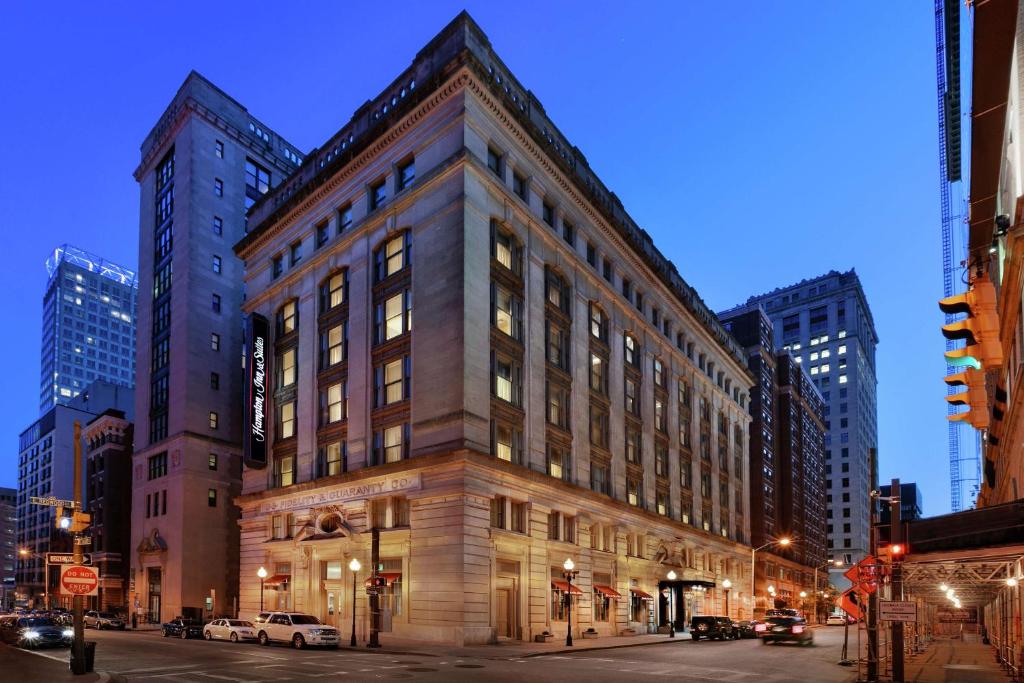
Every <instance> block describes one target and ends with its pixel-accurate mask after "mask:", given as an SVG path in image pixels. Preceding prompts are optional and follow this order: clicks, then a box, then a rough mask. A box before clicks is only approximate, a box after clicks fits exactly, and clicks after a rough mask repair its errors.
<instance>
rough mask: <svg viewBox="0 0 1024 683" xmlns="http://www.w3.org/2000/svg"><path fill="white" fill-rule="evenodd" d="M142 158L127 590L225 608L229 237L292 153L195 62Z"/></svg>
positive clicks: (232, 553) (175, 605) (233, 462)
mask: <svg viewBox="0 0 1024 683" xmlns="http://www.w3.org/2000/svg"><path fill="white" fill-rule="evenodd" d="M141 157H142V158H141V161H140V163H139V166H138V168H136V170H135V178H136V180H137V181H138V183H139V188H140V208H139V277H140V279H141V280H142V281H143V282H145V283H146V285H147V287H149V286H150V285H152V288H151V289H147V292H146V295H145V300H144V301H143V302H142V304H141V305H140V306H139V326H140V327H139V329H141V330H142V331H143V333H142V334H141V335H140V336H139V341H138V349H137V357H138V363H139V387H140V390H139V392H138V394H137V395H136V415H137V416H138V419H137V420H136V423H135V424H136V429H135V452H134V455H133V458H134V461H135V465H134V467H133V472H134V477H135V478H134V483H133V492H132V505H133V507H132V520H133V526H132V547H133V548H134V551H133V556H132V558H131V561H132V567H133V576H132V580H133V581H134V585H135V586H136V593H135V595H134V596H133V597H132V598H131V601H132V604H133V606H134V605H137V610H138V611H139V613H140V616H142V617H143V618H146V617H149V618H151V619H152V620H155V621H158V620H164V621H166V620H167V619H170V618H172V617H174V616H176V615H182V614H184V615H189V616H195V617H202V616H209V615H210V612H211V609H212V610H213V611H214V612H215V613H216V614H232V613H233V610H234V609H236V600H237V595H236V591H237V584H238V550H237V549H238V524H237V518H238V513H237V510H236V509H235V508H234V507H233V506H232V505H231V502H230V501H231V499H232V498H233V497H234V496H235V495H237V494H238V492H239V490H240V486H241V462H240V459H239V444H240V442H241V430H242V426H241V410H240V405H239V400H238V396H239V395H240V392H241V386H242V374H241V368H240V364H239V359H238V355H237V351H238V349H239V348H240V347H241V343H242V319H241V313H240V310H241V305H242V301H243V298H244V291H243V289H242V264H241V262H240V261H239V260H238V259H237V258H236V257H235V256H234V254H233V253H232V250H231V246H232V245H233V244H234V243H235V242H237V241H238V240H239V239H241V238H242V236H243V235H244V234H245V230H246V210H247V209H248V208H249V206H251V205H252V203H253V202H254V201H255V200H256V198H258V197H260V196H261V195H262V194H263V193H265V192H266V191H267V190H268V189H269V188H270V187H271V186H273V185H276V184H277V183H279V182H281V181H282V180H283V179H284V178H286V177H287V176H288V175H289V174H290V173H291V172H292V170H293V169H294V168H295V164H296V163H297V162H298V161H299V157H298V155H297V153H296V151H295V147H294V146H292V145H290V144H289V143H288V142H286V141H285V140H284V139H282V138H281V137H280V136H278V135H277V134H276V133H274V132H273V131H271V130H270V129H269V128H267V127H266V126H265V125H263V124H262V123H261V122H260V121H258V120H257V119H255V118H254V117H253V116H252V115H251V114H250V113H249V112H248V111H247V110H246V109H245V108H244V107H242V106H241V105H240V104H239V103H238V102H236V101H235V100H233V99H231V98H230V97H229V96H228V95H226V94H225V93H224V92H222V91H221V90H219V89H218V88H217V87H216V86H214V85H213V84H212V83H210V82H209V81H207V80H206V79H204V78H203V77H202V76H200V75H199V74H197V73H195V72H192V73H191V74H189V76H188V77H187V78H186V79H185V82H184V83H183V84H182V86H181V88H180V89H179V90H178V92H177V94H176V95H175V97H174V99H173V101H172V102H171V104H170V105H169V106H168V108H167V110H166V111H165V112H164V113H163V115H162V116H161V117H160V120H159V121H158V122H157V124H156V125H155V126H154V128H153V130H152V131H151V132H150V133H149V135H148V136H147V137H146V139H145V140H144V141H143V143H142V148H141ZM186 545H187V546H188V550H189V551H190V552H189V553H188V554H186V553H185V549H186Z"/></svg>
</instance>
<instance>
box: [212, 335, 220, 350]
mask: <svg viewBox="0 0 1024 683" xmlns="http://www.w3.org/2000/svg"><path fill="white" fill-rule="evenodd" d="M210 348H211V349H213V350H214V351H220V335H219V334H217V333H216V332H214V333H212V334H211V335H210Z"/></svg>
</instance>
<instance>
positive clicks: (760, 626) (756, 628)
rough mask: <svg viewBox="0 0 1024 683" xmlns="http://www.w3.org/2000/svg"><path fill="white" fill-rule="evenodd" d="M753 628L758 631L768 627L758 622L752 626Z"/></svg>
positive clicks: (765, 629)
mask: <svg viewBox="0 0 1024 683" xmlns="http://www.w3.org/2000/svg"><path fill="white" fill-rule="evenodd" d="M754 630H755V631H758V632H761V631H767V630H768V627H767V626H765V625H764V624H758V625H757V626H755V627H754Z"/></svg>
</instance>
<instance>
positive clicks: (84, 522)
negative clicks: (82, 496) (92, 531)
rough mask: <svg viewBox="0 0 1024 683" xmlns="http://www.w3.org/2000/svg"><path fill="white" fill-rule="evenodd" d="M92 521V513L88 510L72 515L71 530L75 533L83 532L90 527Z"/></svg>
mask: <svg viewBox="0 0 1024 683" xmlns="http://www.w3.org/2000/svg"><path fill="white" fill-rule="evenodd" d="M91 523H92V515H91V514H89V513H88V512H78V511H77V510H76V511H75V514H74V515H72V517H71V531H72V532H74V533H76V534H77V533H81V532H83V531H85V530H86V529H88V528H89V525H90V524H91Z"/></svg>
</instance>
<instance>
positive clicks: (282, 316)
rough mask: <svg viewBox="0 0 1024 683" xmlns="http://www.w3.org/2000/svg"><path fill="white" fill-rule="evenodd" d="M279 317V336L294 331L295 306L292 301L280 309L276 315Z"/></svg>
mask: <svg viewBox="0 0 1024 683" xmlns="http://www.w3.org/2000/svg"><path fill="white" fill-rule="evenodd" d="M278 316H279V321H280V324H279V330H278V333H279V334H288V333H289V332H294V331H295V325H296V322H297V321H296V318H297V306H296V304H295V302H294V301H289V302H288V303H286V304H285V305H284V306H282V307H281V311H280V312H279V313H278Z"/></svg>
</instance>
